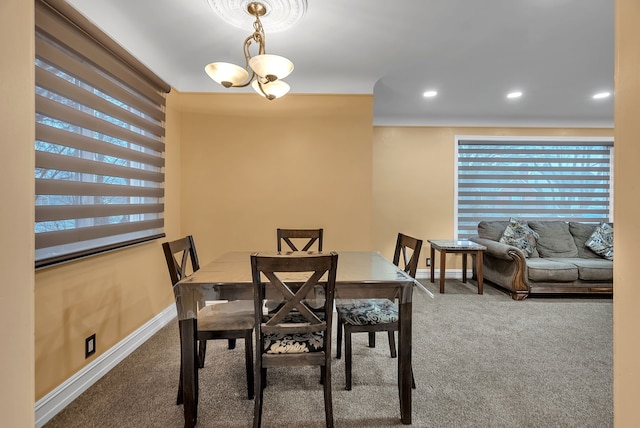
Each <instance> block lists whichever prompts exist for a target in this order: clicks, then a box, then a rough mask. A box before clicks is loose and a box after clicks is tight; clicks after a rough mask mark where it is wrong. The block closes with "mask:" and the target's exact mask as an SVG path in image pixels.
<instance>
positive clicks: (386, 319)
mask: <svg viewBox="0 0 640 428" xmlns="http://www.w3.org/2000/svg"><path fill="white" fill-rule="evenodd" d="M421 249H422V240H421V239H416V238H412V237H411V236H408V235H404V234H402V233H398V238H397V240H396V248H395V251H394V254H393V263H394V264H395V265H396V266H398V267H400V268H402V269H403V270H404V271H405V272H407V273H408V274H409V275H410V276H411V277H412V278H415V277H416V271H417V270H418V260H419V258H420V250H421ZM401 261H402V265H401ZM335 305H336V311H337V319H338V328H337V330H338V331H337V337H336V342H337V343H336V358H338V359H340V358H341V356H342V333H343V331H344V348H345V351H344V354H345V355H344V356H345V363H344V367H345V382H346V385H345V389H346V390H348V391H350V390H351V387H352V361H353V353H352V345H351V335H352V334H353V333H368V334H369V347H370V348H373V347H375V334H376V332H378V331H386V332H387V336H388V338H389V351H390V353H391V358H396V356H397V352H396V341H395V335H394V332H395V331H398V318H399V315H398V314H399V311H398V305H397V304H396V303H395V302H393V301H391V300H389V299H338V300H336V304H335ZM411 379H412V387H413V388H415V387H416V386H415V380H414V378H413V369H412V371H411Z"/></svg>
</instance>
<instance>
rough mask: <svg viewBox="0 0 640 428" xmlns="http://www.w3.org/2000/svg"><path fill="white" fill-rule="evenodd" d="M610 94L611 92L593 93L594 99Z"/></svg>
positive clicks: (606, 96)
mask: <svg viewBox="0 0 640 428" xmlns="http://www.w3.org/2000/svg"><path fill="white" fill-rule="evenodd" d="M610 96H611V92H598V93H597V94H594V95H593V99H594V100H599V99H601V98H609V97H610Z"/></svg>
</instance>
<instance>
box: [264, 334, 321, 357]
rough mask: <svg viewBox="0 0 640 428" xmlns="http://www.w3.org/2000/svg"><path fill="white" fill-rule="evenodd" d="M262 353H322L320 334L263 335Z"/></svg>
mask: <svg viewBox="0 0 640 428" xmlns="http://www.w3.org/2000/svg"><path fill="white" fill-rule="evenodd" d="M262 339H263V341H264V342H263V343H264V351H265V352H266V353H267V354H300V353H305V352H319V351H322V348H323V344H324V343H323V342H324V338H323V337H322V333H319V332H316V333H304V334H298V333H293V334H265V335H264V336H263V338H262Z"/></svg>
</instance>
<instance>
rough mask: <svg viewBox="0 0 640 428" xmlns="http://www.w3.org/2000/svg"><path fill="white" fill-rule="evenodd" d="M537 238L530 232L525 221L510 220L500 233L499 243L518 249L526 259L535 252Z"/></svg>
mask: <svg viewBox="0 0 640 428" xmlns="http://www.w3.org/2000/svg"><path fill="white" fill-rule="evenodd" d="M538 238H539V236H538V234H537V233H536V232H534V231H533V230H531V228H530V227H529V226H528V225H527V222H526V221H523V220H519V219H517V218H512V219H511V220H509V224H508V225H507V227H506V228H505V229H504V232H502V236H501V237H500V241H499V242H502V243H503V244H507V245H512V246H514V247H516V248H520V249H521V250H522V251H524V254H525V256H526V257H530V256H532V255H533V253H534V251H535V248H536V240H537V239H538ZM536 256H537V254H536Z"/></svg>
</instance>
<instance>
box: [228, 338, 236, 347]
mask: <svg viewBox="0 0 640 428" xmlns="http://www.w3.org/2000/svg"><path fill="white" fill-rule="evenodd" d="M229 349H236V340H235V339H229Z"/></svg>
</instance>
